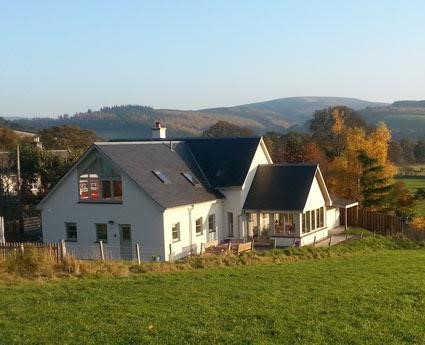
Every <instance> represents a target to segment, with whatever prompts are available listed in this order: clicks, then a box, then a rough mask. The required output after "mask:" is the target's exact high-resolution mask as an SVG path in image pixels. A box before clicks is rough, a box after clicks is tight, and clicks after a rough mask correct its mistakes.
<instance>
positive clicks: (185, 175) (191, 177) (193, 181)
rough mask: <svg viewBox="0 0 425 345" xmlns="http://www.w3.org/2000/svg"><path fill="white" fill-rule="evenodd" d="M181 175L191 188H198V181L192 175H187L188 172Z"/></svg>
mask: <svg viewBox="0 0 425 345" xmlns="http://www.w3.org/2000/svg"><path fill="white" fill-rule="evenodd" d="M182 175H183V176H184V177H185V179H186V180H188V181H189V182H190V183H191V184H192V185H193V186H199V185H200V183H199V181H198V179H197V178H196V177H195V176H193V175H192V174H190V173H188V172H182Z"/></svg>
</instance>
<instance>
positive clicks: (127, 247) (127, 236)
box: [120, 224, 133, 260]
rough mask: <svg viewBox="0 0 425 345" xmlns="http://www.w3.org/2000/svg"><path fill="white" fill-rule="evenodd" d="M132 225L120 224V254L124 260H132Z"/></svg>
mask: <svg viewBox="0 0 425 345" xmlns="http://www.w3.org/2000/svg"><path fill="white" fill-rule="evenodd" d="M132 249H133V248H132V244H131V225H130V224H120V254H121V259H122V260H132V259H133V253H132Z"/></svg>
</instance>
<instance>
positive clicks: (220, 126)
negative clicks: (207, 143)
mask: <svg viewBox="0 0 425 345" xmlns="http://www.w3.org/2000/svg"><path fill="white" fill-rule="evenodd" d="M253 135H254V133H253V131H252V130H251V129H249V128H244V127H239V126H237V125H234V124H233V123H230V122H227V121H218V122H217V123H216V124H214V125H212V126H211V127H210V128H208V129H206V130H205V131H204V132H203V133H202V136H203V137H250V136H253Z"/></svg>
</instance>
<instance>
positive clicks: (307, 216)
mask: <svg viewBox="0 0 425 345" xmlns="http://www.w3.org/2000/svg"><path fill="white" fill-rule="evenodd" d="M310 231H311V212H310V211H307V212H306V213H305V232H306V233H308V232H310Z"/></svg>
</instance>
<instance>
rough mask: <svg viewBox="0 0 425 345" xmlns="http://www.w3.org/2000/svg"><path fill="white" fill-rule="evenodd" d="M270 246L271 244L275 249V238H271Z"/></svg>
mask: <svg viewBox="0 0 425 345" xmlns="http://www.w3.org/2000/svg"><path fill="white" fill-rule="evenodd" d="M272 246H273V249H276V246H277V245H276V239H275V238H272Z"/></svg>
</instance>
